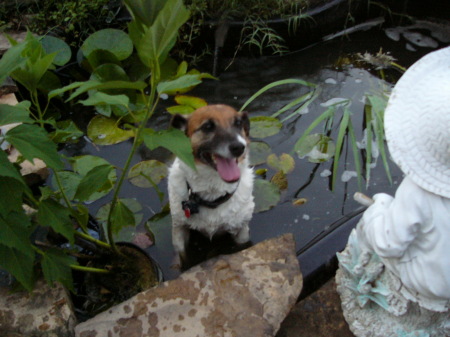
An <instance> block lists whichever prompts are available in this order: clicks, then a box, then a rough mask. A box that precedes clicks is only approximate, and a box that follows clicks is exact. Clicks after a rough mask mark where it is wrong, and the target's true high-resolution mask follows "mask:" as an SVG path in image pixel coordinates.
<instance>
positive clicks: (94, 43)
mask: <svg viewBox="0 0 450 337" xmlns="http://www.w3.org/2000/svg"><path fill="white" fill-rule="evenodd" d="M99 49H102V50H107V51H109V52H111V53H112V54H114V55H115V56H116V57H117V58H118V59H119V60H120V61H121V60H125V59H126V58H127V57H129V56H130V55H131V53H132V52H133V42H132V41H131V39H130V38H129V36H128V34H127V33H125V32H123V31H121V30H119V29H112V28H107V29H102V30H99V31H97V32H95V33H94V34H92V35H90V36H89V37H88V38H87V39H86V41H84V43H83V45H82V46H81V50H82V51H83V54H84V55H86V56H89V54H90V53H92V52H93V51H95V50H99Z"/></svg>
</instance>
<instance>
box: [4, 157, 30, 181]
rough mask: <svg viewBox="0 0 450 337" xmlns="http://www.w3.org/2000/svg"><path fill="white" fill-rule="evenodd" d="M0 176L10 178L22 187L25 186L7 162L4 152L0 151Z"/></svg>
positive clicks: (14, 168)
mask: <svg viewBox="0 0 450 337" xmlns="http://www.w3.org/2000/svg"><path fill="white" fill-rule="evenodd" d="M0 176H1V177H10V178H13V179H15V180H17V181H19V182H20V183H21V184H22V185H24V186H27V184H26V182H25V180H23V178H22V176H21V175H20V173H19V171H18V170H17V169H16V167H15V166H14V165H13V164H12V163H11V162H10V161H9V160H8V156H7V155H6V153H5V152H4V151H0Z"/></svg>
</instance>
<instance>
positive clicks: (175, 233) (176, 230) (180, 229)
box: [172, 225, 189, 263]
mask: <svg viewBox="0 0 450 337" xmlns="http://www.w3.org/2000/svg"><path fill="white" fill-rule="evenodd" d="M188 241H189V228H187V227H186V226H183V225H180V226H172V244H173V248H174V249H175V253H176V254H177V256H176V257H175V258H179V259H181V261H180V262H181V263H182V262H184V261H186V245H187V243H188Z"/></svg>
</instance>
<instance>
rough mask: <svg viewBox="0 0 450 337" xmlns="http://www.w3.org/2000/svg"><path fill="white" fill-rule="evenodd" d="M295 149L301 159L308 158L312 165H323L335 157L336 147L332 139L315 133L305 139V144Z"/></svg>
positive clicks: (298, 145) (300, 144)
mask: <svg viewBox="0 0 450 337" xmlns="http://www.w3.org/2000/svg"><path fill="white" fill-rule="evenodd" d="M295 149H296V152H297V155H298V157H299V158H300V159H302V158H304V157H308V161H310V162H311V163H322V162H325V161H327V160H330V159H331V158H332V157H333V156H334V152H335V145H334V143H333V140H332V139H331V138H329V137H327V136H325V135H322V134H319V133H314V134H312V135H308V136H306V137H305V138H303V142H302V143H299V144H297V145H296V148H295Z"/></svg>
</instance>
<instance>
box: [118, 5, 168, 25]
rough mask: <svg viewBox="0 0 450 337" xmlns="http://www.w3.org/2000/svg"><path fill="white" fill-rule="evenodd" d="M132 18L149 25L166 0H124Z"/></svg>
mask: <svg viewBox="0 0 450 337" xmlns="http://www.w3.org/2000/svg"><path fill="white" fill-rule="evenodd" d="M124 3H125V5H126V6H127V8H128V10H129V11H130V13H131V15H132V16H133V19H134V20H136V21H138V22H139V23H141V24H144V25H146V26H148V27H150V26H151V25H152V24H153V22H154V21H155V19H156V17H157V16H158V14H159V12H160V11H161V9H162V8H163V7H164V4H165V3H166V0H142V1H135V0H124Z"/></svg>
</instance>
